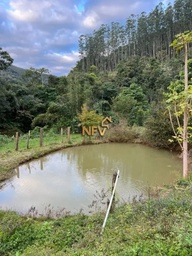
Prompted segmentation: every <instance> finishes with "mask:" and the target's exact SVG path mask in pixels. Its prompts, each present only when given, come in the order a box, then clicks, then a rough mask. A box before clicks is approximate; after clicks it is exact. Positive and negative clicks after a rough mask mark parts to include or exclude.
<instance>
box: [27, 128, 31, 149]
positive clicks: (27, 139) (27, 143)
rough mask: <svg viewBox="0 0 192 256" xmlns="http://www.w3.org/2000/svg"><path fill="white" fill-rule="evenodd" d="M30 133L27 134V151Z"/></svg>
mask: <svg viewBox="0 0 192 256" xmlns="http://www.w3.org/2000/svg"><path fill="white" fill-rule="evenodd" d="M30 135H31V132H30V131H29V132H28V134H27V149H29V139H30Z"/></svg>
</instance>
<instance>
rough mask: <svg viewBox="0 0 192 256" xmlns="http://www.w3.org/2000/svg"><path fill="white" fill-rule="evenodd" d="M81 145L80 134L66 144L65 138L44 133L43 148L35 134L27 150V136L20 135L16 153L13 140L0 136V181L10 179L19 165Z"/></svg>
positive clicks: (74, 135) (73, 136) (72, 136)
mask: <svg viewBox="0 0 192 256" xmlns="http://www.w3.org/2000/svg"><path fill="white" fill-rule="evenodd" d="M81 143H82V136H81V135H80V134H71V136H70V142H69V143H68V142H67V138H66V136H63V138H62V137H61V135H59V134H55V133H54V134H53V133H51V134H50V133H47V134H46V133H45V134H44V139H43V146H42V147H40V139H39V136H38V135H36V134H35V135H33V136H32V137H31V138H30V142H29V149H27V135H22V136H20V138H19V147H18V151H16V150H15V148H16V144H15V139H14V138H13V137H7V136H5V135H4V136H2V135H0V181H3V180H6V179H8V178H10V177H11V176H12V175H13V173H14V172H13V169H14V168H15V167H17V166H18V165H19V164H21V163H24V162H26V161H29V160H31V159H34V158H38V157H41V156H43V155H45V154H48V153H50V152H53V151H56V150H59V149H62V148H65V147H69V146H73V145H78V144H81Z"/></svg>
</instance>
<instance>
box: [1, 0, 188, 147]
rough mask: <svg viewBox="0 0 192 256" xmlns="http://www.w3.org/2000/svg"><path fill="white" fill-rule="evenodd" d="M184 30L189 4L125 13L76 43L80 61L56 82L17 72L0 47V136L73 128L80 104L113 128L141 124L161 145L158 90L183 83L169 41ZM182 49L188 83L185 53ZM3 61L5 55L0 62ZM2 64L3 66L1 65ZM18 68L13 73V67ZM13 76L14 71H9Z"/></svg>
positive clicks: (42, 72) (162, 113)
mask: <svg viewBox="0 0 192 256" xmlns="http://www.w3.org/2000/svg"><path fill="white" fill-rule="evenodd" d="M185 31H192V1H191V0H175V2H174V5H173V6H172V5H171V4H169V5H168V6H166V7H165V6H164V5H163V4H162V3H160V4H159V5H157V6H156V7H155V9H154V10H153V11H152V12H150V13H149V14H146V13H144V12H143V13H141V14H140V15H131V16H130V17H128V18H127V20H126V21H125V24H119V23H117V22H112V23H111V24H110V25H109V24H107V25H104V24H103V25H101V27H100V28H99V29H98V30H95V31H93V33H92V34H89V35H81V36H80V38H79V54H80V60H79V62H78V63H77V65H76V66H75V67H74V68H73V69H72V70H71V72H70V73H69V74H68V75H67V76H61V77H56V76H53V75H50V74H49V71H48V70H46V69H44V68H41V69H35V68H30V69H28V70H22V72H21V73H20V74H19V76H16V75H14V72H16V71H15V69H14V68H13V66H10V65H11V64H12V62H13V59H12V58H11V57H10V56H9V54H8V53H7V54H8V55H6V54H5V52H4V55H5V56H3V50H2V49H1V48H0V50H1V51H0V55H1V58H0V64H1V63H5V61H2V60H5V59H6V57H8V58H7V62H6V63H5V65H2V64H1V65H0V84H1V90H0V131H1V133H5V132H8V131H9V133H11V131H15V130H18V129H19V130H20V131H21V132H27V131H28V130H29V129H33V128H35V127H36V126H39V127H44V126H46V127H49V128H54V129H60V128H61V127H67V126H71V129H72V131H73V132H78V131H79V126H78V124H79V120H78V115H79V114H80V113H81V110H82V106H83V105H84V104H86V106H87V107H88V108H89V109H90V110H95V111H96V113H98V114H102V115H103V116H111V117H112V119H113V124H114V125H115V124H119V123H121V121H122V120H123V121H124V122H126V125H128V126H131V127H132V126H144V127H146V128H147V131H148V132H147V133H146V136H147V137H148V140H149V141H151V142H152V143H153V145H155V146H159V147H169V146H170V142H168V139H169V138H170V137H171V136H172V135H173V132H172V129H171V126H170V121H169V115H168V112H167V111H166V103H165V95H164V94H165V92H166V91H167V88H168V87H169V85H170V84H171V83H172V82H176V81H180V82H181V83H182V81H183V80H184V75H183V70H184V52H183V51H179V52H178V53H176V52H175V51H174V49H173V47H170V44H171V43H172V41H173V40H174V38H175V36H176V35H177V34H179V33H183V32H185ZM190 46H191V45H189V53H188V57H189V61H188V63H189V84H190V83H192V81H191V76H192V75H191V74H192V61H191V60H190V58H192V51H191V47H190ZM3 57H5V58H4V59H3ZM8 66H10V67H8ZM17 71H18V70H17ZM17 74H18V73H17Z"/></svg>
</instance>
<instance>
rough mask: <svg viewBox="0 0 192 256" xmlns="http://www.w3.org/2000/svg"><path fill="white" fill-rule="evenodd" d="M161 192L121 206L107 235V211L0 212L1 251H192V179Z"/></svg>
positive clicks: (169, 255)
mask: <svg viewBox="0 0 192 256" xmlns="http://www.w3.org/2000/svg"><path fill="white" fill-rule="evenodd" d="M165 191H166V193H165ZM161 193H162V195H160V196H159V197H158V198H156V199H148V200H147V201H145V202H144V201H143V202H142V201H140V202H133V203H132V204H125V205H123V206H121V207H119V208H118V209H116V210H115V212H114V213H112V214H110V215H109V219H108V221H107V225H106V228H105V230H104V232H103V234H102V235H101V227H102V223H103V219H104V214H103V213H97V214H94V215H93V216H85V215H82V214H79V215H75V216H67V215H66V216H64V217H62V218H59V219H51V218H47V219H45V218H44V219H36V218H32V217H29V216H28V217H25V216H19V215H17V214H16V213H14V212H3V211H0V255H1V256H8V255H15V256H16V255H17V256H19V255H23V256H29V255H30V256H32V255H36V256H42V255H50V256H61V255H79V256H81V255H82V256H83V255H86V256H89V255H90V256H103V255H106V256H108V255H117V256H126V255H127V256H129V255H130V256H136V255H141V256H149V255H150V256H157V255H162V256H187V255H188V256H190V255H192V201H191V193H192V182H191V181H190V180H189V181H180V182H179V183H178V184H176V185H174V186H173V187H170V188H167V189H166V190H164V191H162V192H161Z"/></svg>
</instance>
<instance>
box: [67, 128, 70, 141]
mask: <svg viewBox="0 0 192 256" xmlns="http://www.w3.org/2000/svg"><path fill="white" fill-rule="evenodd" d="M67 143H70V127H67Z"/></svg>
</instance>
